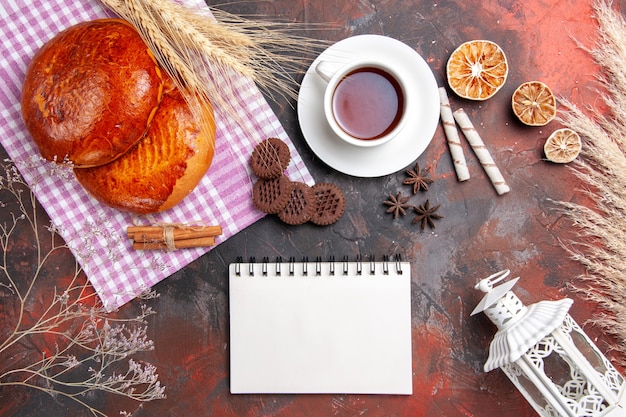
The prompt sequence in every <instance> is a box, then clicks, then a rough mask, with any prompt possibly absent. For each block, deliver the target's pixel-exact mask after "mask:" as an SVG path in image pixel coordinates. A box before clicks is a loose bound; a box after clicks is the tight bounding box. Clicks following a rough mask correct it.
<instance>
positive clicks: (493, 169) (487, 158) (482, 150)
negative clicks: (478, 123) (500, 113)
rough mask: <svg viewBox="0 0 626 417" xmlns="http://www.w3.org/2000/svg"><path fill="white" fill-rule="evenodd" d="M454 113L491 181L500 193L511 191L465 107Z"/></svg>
mask: <svg viewBox="0 0 626 417" xmlns="http://www.w3.org/2000/svg"><path fill="white" fill-rule="evenodd" d="M452 114H453V115H454V119H455V120H456V122H457V123H458V125H459V127H460V128H461V131H462V132H463V134H464V135H465V137H466V138H467V141H468V142H469V144H470V145H471V147H472V149H473V150H474V153H475V154H476V157H477V158H478V160H479V161H480V164H481V165H482V166H483V168H484V169H485V172H486V173H487V176H488V177H489V179H490V180H491V183H492V184H493V186H494V187H495V189H496V191H497V192H498V194H499V195H502V194H506V193H508V192H509V191H511V189H510V188H509V186H508V185H507V183H506V181H504V177H502V173H500V170H499V169H498V167H497V166H496V163H495V162H494V161H493V158H492V157H491V154H490V153H489V150H487V148H486V147H485V144H484V142H483V140H482V139H481V137H480V135H479V134H478V132H477V131H476V129H475V128H474V125H473V124H472V122H471V121H470V119H469V117H468V116H467V114H466V113H465V111H464V110H463V109H458V110H456V111H455V112H454V113H452Z"/></svg>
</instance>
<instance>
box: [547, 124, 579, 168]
mask: <svg viewBox="0 0 626 417" xmlns="http://www.w3.org/2000/svg"><path fill="white" fill-rule="evenodd" d="M581 148H582V143H581V141H580V136H578V133H576V132H574V131H573V130H572V129H568V128H564V129H558V130H555V131H554V132H552V134H551V135H550V137H548V140H546V143H545V145H543V151H544V153H545V154H546V158H548V160H550V161H552V162H557V163H560V164H565V163H567V162H572V161H573V160H574V159H575V158H576V157H577V156H578V154H579V153H580V150H581Z"/></svg>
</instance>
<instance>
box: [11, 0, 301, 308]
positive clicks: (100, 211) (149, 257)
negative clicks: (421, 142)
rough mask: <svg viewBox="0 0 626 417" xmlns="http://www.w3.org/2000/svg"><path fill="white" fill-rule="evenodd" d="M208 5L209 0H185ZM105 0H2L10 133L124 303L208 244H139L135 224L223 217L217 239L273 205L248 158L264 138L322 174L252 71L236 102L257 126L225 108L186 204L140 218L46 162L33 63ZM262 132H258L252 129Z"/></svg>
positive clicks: (102, 285) (297, 174)
mask: <svg viewBox="0 0 626 417" xmlns="http://www.w3.org/2000/svg"><path fill="white" fill-rule="evenodd" d="M185 5H186V6H189V7H198V8H202V7H204V8H205V11H206V6H205V5H204V3H203V2H202V0H185ZM110 16H111V14H110V12H109V11H107V10H106V9H105V8H104V6H102V5H101V3H99V2H98V1H97V0H2V2H1V4H0V39H1V42H2V49H1V54H0V61H1V63H2V65H1V68H0V76H1V77H2V81H3V88H0V104H1V106H0V112H1V117H0V142H1V143H2V146H4V148H5V149H6V151H7V152H8V154H9V156H10V158H11V159H12V160H13V161H14V163H15V164H16V165H17V167H18V168H19V170H20V172H21V174H22V175H23V177H24V179H25V180H26V181H27V183H28V184H29V185H30V186H31V188H32V189H33V191H34V192H35V194H36V196H37V199H38V200H39V202H40V203H41V205H42V206H43V207H44V209H45V210H46V212H47V213H48V215H49V216H50V218H51V219H52V223H53V225H54V227H55V228H56V229H57V230H58V231H59V233H60V234H61V236H62V237H63V238H64V239H65V241H66V243H67V244H68V245H69V247H70V249H71V250H72V252H73V254H74V255H75V256H76V258H77V260H78V262H79V263H80V265H81V266H82V268H83V270H84V271H85V273H86V274H87V277H88V278H89V280H90V282H91V283H92V285H93V287H94V288H95V290H96V292H97V293H98V294H99V296H100V297H101V299H102V301H103V303H104V305H105V307H106V308H107V310H114V309H116V308H118V307H119V306H121V305H122V304H124V303H125V302H127V301H129V300H131V299H133V298H135V297H136V296H137V295H138V294H140V293H141V292H143V291H145V290H146V289H148V288H150V287H152V286H153V285H154V284H156V283H157V282H159V281H161V280H162V279H164V278H166V277H168V276H169V275H171V274H173V273H174V272H176V271H178V270H179V269H181V268H183V267H184V266H185V265H187V264H189V263H190V262H192V261H193V260H195V259H197V258H198V257H200V256H202V255H203V254H204V253H206V252H207V251H208V249H189V250H178V251H172V252H162V251H134V250H133V249H132V245H131V242H130V240H129V239H128V238H127V237H126V227H127V226H129V225H131V224H134V223H135V224H137V223H141V224H147V223H204V224H210V225H220V226H222V229H223V234H222V236H220V237H219V238H218V240H217V243H218V244H219V243H220V242H223V241H224V240H226V239H228V238H229V237H230V236H232V235H234V234H235V233H237V232H239V231H240V230H242V229H244V228H245V227H247V226H249V225H251V224H252V223H254V222H255V221H257V220H258V219H260V218H261V217H262V216H263V214H262V213H260V212H259V211H258V210H256V209H255V208H254V206H253V205H252V201H251V200H252V199H251V193H252V182H253V181H254V177H253V175H252V174H251V172H250V171H249V168H248V158H249V155H250V154H251V152H252V149H253V148H254V145H255V144H257V143H259V142H260V141H261V140H263V139H265V138H267V137H270V136H274V137H279V138H281V139H283V140H284V141H285V142H287V144H288V145H289V147H290V150H291V153H292V161H291V163H290V166H289V169H288V171H287V174H288V175H289V177H290V178H291V179H292V180H296V181H304V182H306V183H308V184H312V183H313V178H312V177H311V175H310V173H309V171H308V170H307V168H306V166H305V165H304V163H303V161H302V159H301V158H300V156H299V154H298V153H297V151H296V149H295V148H294V147H293V144H292V143H291V141H290V139H289V138H288V137H287V134H286V133H285V131H284V130H283V128H282V126H281V125H280V122H279V121H278V119H277V118H276V115H275V114H274V113H273V111H272V110H271V108H270V107H269V105H268V104H267V102H266V101H265V99H264V98H263V96H262V95H261V93H260V92H259V90H258V89H257V87H256V86H255V85H254V83H253V82H252V81H251V80H249V79H246V78H244V77H242V78H241V79H240V80H239V83H240V85H239V86H238V87H237V89H236V91H238V92H239V94H240V97H238V98H237V100H236V101H237V103H235V105H236V106H237V107H240V108H241V115H242V116H244V117H243V119H244V120H245V122H246V123H248V124H249V126H247V127H246V130H248V131H251V132H254V134H253V135H250V134H248V135H244V134H243V133H242V131H241V128H240V127H239V126H238V125H237V124H236V123H234V122H233V121H232V120H225V119H224V118H220V117H219V116H217V123H216V124H217V137H216V150H215V156H214V159H213V163H212V165H211V168H210V169H209V172H208V174H207V175H206V176H205V177H204V179H203V180H202V182H201V183H200V185H199V186H198V187H197V188H196V189H195V190H194V192H193V193H192V194H191V195H190V196H188V197H187V198H186V199H185V200H184V201H183V202H182V203H180V204H179V205H178V206H176V207H174V208H173V209H171V210H168V211H167V212H165V213H159V214H157V215H151V216H149V217H148V218H139V219H138V218H137V217H135V216H132V215H130V214H126V213H122V212H119V211H117V210H114V209H111V208H109V207H106V206H104V205H102V204H100V203H98V202H97V201H95V200H94V199H93V198H92V197H90V196H89V195H88V194H86V192H85V191H84V190H83V189H82V187H81V186H80V185H79V184H78V183H77V182H76V180H75V179H74V177H73V176H72V175H71V173H70V172H67V170H66V169H60V168H58V167H56V166H55V165H54V164H52V163H49V162H45V161H42V160H41V158H40V157H39V152H38V150H37V148H36V146H35V144H34V142H33V141H32V139H31V138H30V136H29V134H28V132H27V131H26V128H25V126H24V123H23V121H22V118H21V113H20V95H21V88H22V82H23V79H24V73H25V69H26V67H27V65H28V63H29V62H30V59H31V57H32V56H33V54H34V53H35V52H36V51H37V49H38V48H39V47H41V45H42V44H43V43H44V42H46V41H47V40H49V39H50V38H52V37H53V36H54V35H55V34H57V33H58V32H60V31H61V30H63V29H65V28H67V27H68V26H71V25H73V24H76V23H78V22H81V21H85V20H92V19H95V18H100V17H110ZM250 136H252V137H250Z"/></svg>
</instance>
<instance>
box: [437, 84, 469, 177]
mask: <svg viewBox="0 0 626 417" xmlns="http://www.w3.org/2000/svg"><path fill="white" fill-rule="evenodd" d="M439 102H440V106H441V122H442V124H443V131H444V132H445V134H446V139H447V141H448V147H449V148H450V155H451V156H452V163H453V164H454V170H455V171H456V177H457V179H458V180H459V181H466V180H469V178H470V173H469V170H468V169H467V162H465V154H464V153H463V148H462V147H461V139H460V138H459V131H458V130H457V129H456V123H454V116H453V115H452V108H451V107H450V100H449V99H448V94H446V89H445V87H439Z"/></svg>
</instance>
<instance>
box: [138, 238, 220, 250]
mask: <svg viewBox="0 0 626 417" xmlns="http://www.w3.org/2000/svg"><path fill="white" fill-rule="evenodd" d="M172 243H173V244H172V246H168V244H167V243H165V242H163V241H152V242H138V241H133V249H135V250H173V249H189V248H202V247H209V246H215V237H213V236H209V237H202V238H196V239H182V240H174V241H173V242H172Z"/></svg>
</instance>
